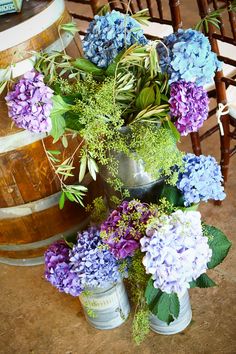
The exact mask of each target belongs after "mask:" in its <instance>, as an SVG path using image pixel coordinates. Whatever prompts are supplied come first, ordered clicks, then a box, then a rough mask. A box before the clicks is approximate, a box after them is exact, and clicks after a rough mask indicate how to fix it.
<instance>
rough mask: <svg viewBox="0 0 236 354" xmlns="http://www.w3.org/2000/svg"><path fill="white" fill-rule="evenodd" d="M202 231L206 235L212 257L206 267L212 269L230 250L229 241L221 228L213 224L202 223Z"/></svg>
mask: <svg viewBox="0 0 236 354" xmlns="http://www.w3.org/2000/svg"><path fill="white" fill-rule="evenodd" d="M203 233H204V235H205V236H207V237H208V244H209V246H210V248H211V249H212V257H211V260H210V262H209V263H208V264H207V267H208V269H212V268H215V267H216V266H217V265H218V264H220V263H221V262H222V261H223V260H224V259H225V257H226V256H227V254H228V252H229V250H230V247H231V242H230V241H229V240H228V239H227V237H226V236H225V234H224V233H223V232H222V231H221V230H219V229H218V228H216V227H214V226H210V225H206V224H204V227H203Z"/></svg>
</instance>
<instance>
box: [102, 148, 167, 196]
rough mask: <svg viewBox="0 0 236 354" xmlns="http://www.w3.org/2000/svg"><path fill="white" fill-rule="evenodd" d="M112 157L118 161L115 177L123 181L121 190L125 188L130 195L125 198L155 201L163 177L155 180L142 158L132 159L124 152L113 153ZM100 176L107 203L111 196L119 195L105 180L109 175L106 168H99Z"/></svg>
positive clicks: (161, 185)
mask: <svg viewBox="0 0 236 354" xmlns="http://www.w3.org/2000/svg"><path fill="white" fill-rule="evenodd" d="M113 157H114V158H115V159H116V160H117V161H118V175H117V177H118V178H119V179H120V180H121V181H122V182H123V190H124V189H127V190H128V191H129V194H130V197H129V198H126V199H128V200H132V199H139V200H141V201H142V202H146V203H154V202H157V200H158V198H159V197H160V195H161V192H162V188H163V186H164V179H159V180H156V179H155V178H153V177H152V176H151V175H150V174H149V173H147V172H146V171H145V166H144V163H143V161H142V160H135V159H132V158H130V157H128V156H127V155H125V154H124V153H116V154H115V153H114V154H113ZM101 177H102V179H103V181H104V189H105V193H106V196H107V199H108V203H109V199H110V198H111V196H113V195H117V196H118V197H119V195H118V194H117V192H115V191H114V189H113V188H112V187H111V186H110V185H109V184H108V183H107V182H106V181H107V179H108V178H110V177H111V176H110V175H109V172H108V171H107V169H106V168H103V169H102V170H101Z"/></svg>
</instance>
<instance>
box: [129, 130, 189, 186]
mask: <svg viewBox="0 0 236 354" xmlns="http://www.w3.org/2000/svg"><path fill="white" fill-rule="evenodd" d="M130 149H131V151H135V153H133V154H132V152H131V153H130V155H131V156H132V157H133V158H134V159H142V160H143V161H144V163H145V170H146V171H147V172H149V173H150V174H151V175H152V176H153V177H154V178H156V179H159V178H161V177H162V176H165V177H166V178H167V180H168V183H170V184H175V183H176V182H177V178H178V173H177V172H173V169H172V167H173V166H174V165H175V166H179V167H180V166H181V165H182V153H181V152H180V151H179V150H178V149H177V147H176V142H175V139H174V137H173V134H172V133H171V131H170V130H168V129H165V128H162V127H160V128H157V127H155V126H150V125H149V126H147V125H144V124H142V125H137V126H134V127H133V128H132V139H131V143H130Z"/></svg>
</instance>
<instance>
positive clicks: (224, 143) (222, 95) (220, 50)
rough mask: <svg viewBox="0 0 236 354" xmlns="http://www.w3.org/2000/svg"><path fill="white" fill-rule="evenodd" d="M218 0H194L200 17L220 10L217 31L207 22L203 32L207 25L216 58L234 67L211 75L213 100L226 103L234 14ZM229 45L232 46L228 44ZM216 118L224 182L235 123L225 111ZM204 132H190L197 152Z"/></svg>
mask: <svg viewBox="0 0 236 354" xmlns="http://www.w3.org/2000/svg"><path fill="white" fill-rule="evenodd" d="M219 3H220V1H217V0H212V1H209V0H197V4H198V8H199V14H200V16H201V18H202V19H203V18H205V17H206V16H207V15H208V14H209V13H211V12H212V11H214V10H218V9H222V11H221V13H220V16H219V17H218V19H219V20H220V23H219V25H220V30H217V28H216V27H215V26H213V25H212V24H211V23H210V24H209V26H208V31H206V30H207V28H205V34H207V35H208V37H209V41H210V44H211V48H212V50H213V51H214V52H215V53H216V54H217V55H218V58H219V59H220V60H221V61H223V62H224V63H225V64H228V65H231V66H232V67H234V68H235V71H232V72H231V77H226V71H225V72H223V71H218V72H216V75H215V87H216V99H217V103H222V104H223V105H225V104H226V103H227V93H228V91H226V88H227V87H228V86H229V85H233V86H236V81H235V80H234V72H236V58H235V56H234V55H233V53H234V51H235V49H236V15H235V13H234V12H233V11H232V10H230V8H231V5H232V0H224V1H221V4H222V3H223V5H220V6H219ZM224 43H225V45H224ZM230 45H231V46H232V47H230ZM224 70H225V69H224ZM220 120H221V123H222V126H223V132H224V134H220V151H221V169H222V174H223V177H224V182H226V181H227V177H228V169H229V159H230V157H231V156H232V155H233V154H234V153H235V152H236V148H235V147H231V141H232V139H233V138H234V139H235V138H236V125H235V120H234V119H233V118H232V117H231V116H230V115H229V114H225V115H223V116H221V118H220ZM233 122H234V124H233ZM232 129H233V130H232ZM218 130H219V129H218ZM208 132H209V130H207V132H206V133H204V134H203V135H199V133H198V132H197V133H192V134H195V136H194V138H195V142H196V147H197V149H198V152H199V153H201V147H200V141H202V140H203V138H204V137H207V136H210V134H208ZM204 135H205V136H204ZM191 138H192V137H191ZM192 141H193V140H192Z"/></svg>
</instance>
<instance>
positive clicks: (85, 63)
mask: <svg viewBox="0 0 236 354" xmlns="http://www.w3.org/2000/svg"><path fill="white" fill-rule="evenodd" d="M72 65H73V66H74V67H75V68H77V69H79V70H81V71H82V72H86V73H89V74H93V75H103V74H104V71H103V69H100V68H98V67H97V66H96V65H95V64H93V63H91V61H89V60H88V59H85V58H78V59H76V60H75V61H74V62H72Z"/></svg>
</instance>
